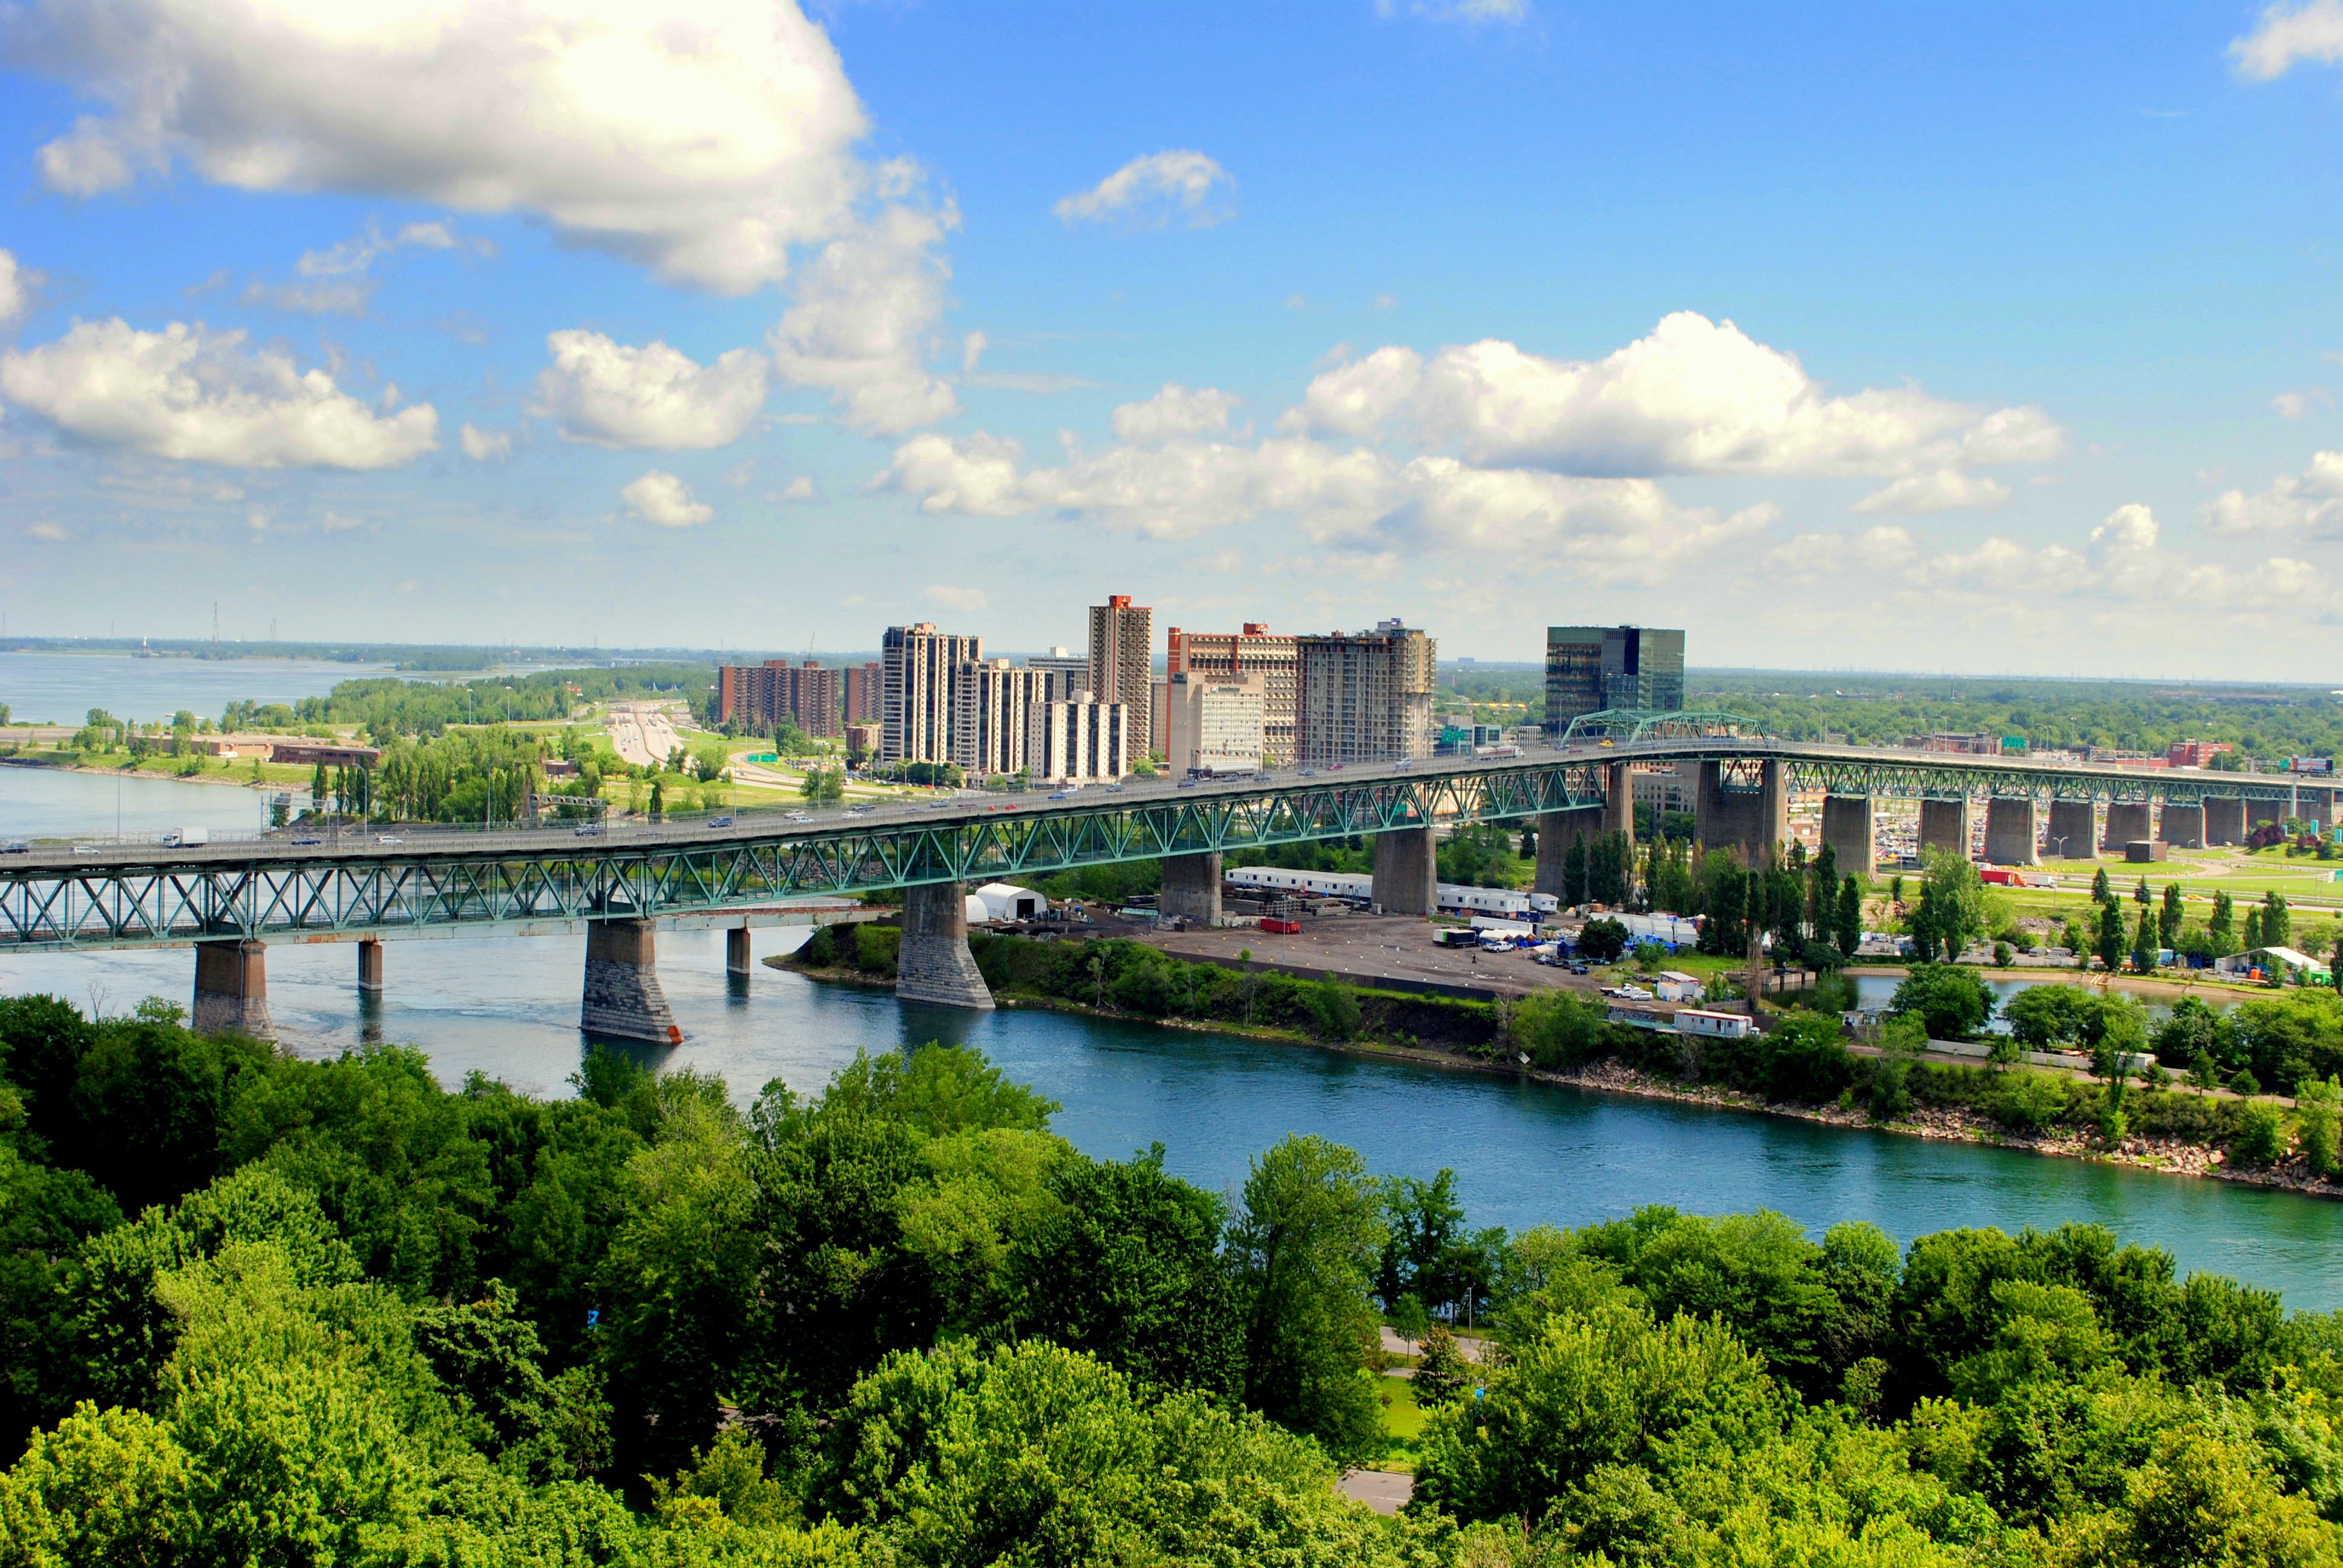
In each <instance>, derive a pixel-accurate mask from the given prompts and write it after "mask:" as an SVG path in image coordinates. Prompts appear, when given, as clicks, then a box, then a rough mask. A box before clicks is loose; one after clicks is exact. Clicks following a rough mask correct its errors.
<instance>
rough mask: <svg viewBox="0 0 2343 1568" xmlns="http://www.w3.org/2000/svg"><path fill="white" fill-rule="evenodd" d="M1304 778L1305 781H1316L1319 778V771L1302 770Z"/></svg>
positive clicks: (1311, 769)
mask: <svg viewBox="0 0 2343 1568" xmlns="http://www.w3.org/2000/svg"><path fill="white" fill-rule="evenodd" d="M1317 777H1318V769H1315V768H1304V769H1302V778H1304V779H1315V778H1317Z"/></svg>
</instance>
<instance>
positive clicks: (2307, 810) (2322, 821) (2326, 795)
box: [2295, 788, 2335, 832]
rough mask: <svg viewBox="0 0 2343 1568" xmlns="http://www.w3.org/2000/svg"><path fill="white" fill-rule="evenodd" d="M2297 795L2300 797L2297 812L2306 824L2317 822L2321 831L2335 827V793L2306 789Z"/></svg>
mask: <svg viewBox="0 0 2343 1568" xmlns="http://www.w3.org/2000/svg"><path fill="white" fill-rule="evenodd" d="M2295 793H2296V794H2297V795H2298V797H2300V799H2298V802H2297V803H2296V807H2295V811H2296V814H2297V815H2298V816H2299V817H2300V818H2301V819H2303V820H2304V821H2306V822H2316V823H2318V827H2319V830H2320V831H2321V832H2324V831H2325V830H2326V829H2329V828H2332V827H2333V826H2335V791H2334V790H2332V789H2308V788H2305V789H2298V790H2296V791H2295Z"/></svg>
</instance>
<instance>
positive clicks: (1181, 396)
mask: <svg viewBox="0 0 2343 1568" xmlns="http://www.w3.org/2000/svg"><path fill="white" fill-rule="evenodd" d="M1242 401H1243V399H1242V398H1241V397H1236V396H1235V395H1234V394H1232V393H1228V392H1216V391H1214V390H1212V388H1211V387H1205V388H1203V389H1202V391H1197V392H1191V391H1189V390H1188V389H1187V388H1186V387H1182V386H1181V385H1179V384H1178V383H1177V382H1173V381H1166V382H1165V383H1164V384H1163V390H1162V391H1161V392H1158V393H1157V394H1156V395H1155V396H1154V397H1150V398H1149V399H1148V400H1147V401H1146V402H1144V403H1125V404H1123V405H1122V406H1121V407H1118V408H1117V409H1115V411H1114V433H1115V434H1116V435H1117V436H1119V437H1121V438H1122V439H1124V440H1126V441H1136V442H1141V443H1145V442H1149V441H1161V440H1163V439H1165V438H1166V437H1172V436H1201V435H1203V434H1204V433H1206V432H1207V431H1211V430H1225V429H1227V428H1228V427H1229V413H1230V411H1231V410H1232V409H1233V408H1234V407H1236V406H1237V405H1238V404H1239V403H1241V402H1242Z"/></svg>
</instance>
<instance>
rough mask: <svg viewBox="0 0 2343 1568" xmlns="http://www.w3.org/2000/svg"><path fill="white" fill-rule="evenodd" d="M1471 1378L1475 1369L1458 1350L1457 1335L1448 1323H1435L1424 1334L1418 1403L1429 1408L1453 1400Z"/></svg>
mask: <svg viewBox="0 0 2343 1568" xmlns="http://www.w3.org/2000/svg"><path fill="white" fill-rule="evenodd" d="M1471 1377H1472V1369H1471V1368H1470V1367H1468V1366H1466V1365H1465V1364H1464V1358H1463V1355H1461V1354H1460V1353H1458V1352H1457V1349H1456V1336H1455V1335H1454V1334H1453V1333H1451V1332H1449V1329H1448V1325H1447V1324H1446V1323H1433V1325H1432V1326H1431V1327H1430V1328H1429V1329H1428V1330H1426V1331H1425V1332H1424V1336H1423V1359H1422V1361H1420V1362H1418V1363H1417V1365H1416V1369H1415V1402H1416V1403H1417V1404H1419V1405H1422V1406H1423V1407H1424V1408H1425V1409H1427V1410H1435V1409H1438V1408H1439V1407H1440V1406H1442V1405H1443V1404H1450V1403H1453V1402H1455V1401H1456V1400H1457V1399H1458V1398H1459V1397H1460V1396H1461V1395H1462V1394H1463V1392H1464V1385H1465V1383H1466V1382H1468V1381H1470V1379H1471Z"/></svg>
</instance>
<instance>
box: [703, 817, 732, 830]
mask: <svg viewBox="0 0 2343 1568" xmlns="http://www.w3.org/2000/svg"><path fill="white" fill-rule="evenodd" d="M708 825H709V827H711V828H729V827H730V826H731V825H732V819H731V818H729V817H710V818H709V819H708Z"/></svg>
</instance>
